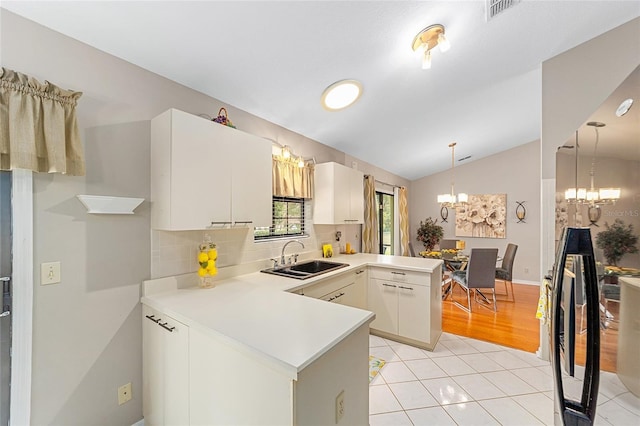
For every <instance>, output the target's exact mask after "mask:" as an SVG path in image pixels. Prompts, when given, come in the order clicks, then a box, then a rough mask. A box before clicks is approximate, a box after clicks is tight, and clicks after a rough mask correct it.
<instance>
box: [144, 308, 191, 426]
mask: <svg viewBox="0 0 640 426" xmlns="http://www.w3.org/2000/svg"><path fill="white" fill-rule="evenodd" d="M142 321H143V323H142V324H143V325H142V327H143V328H142V330H143V336H142V341H143V345H142V351H143V364H142V368H143V378H142V379H143V414H144V418H145V424H149V425H165V424H166V425H187V424H189V328H188V327H187V326H186V325H184V324H182V323H180V322H178V321H176V320H174V319H173V318H171V317H169V316H167V315H165V314H162V313H159V312H157V311H155V310H153V309H151V308H149V307H148V306H143V318H142Z"/></svg>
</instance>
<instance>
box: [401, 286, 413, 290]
mask: <svg viewBox="0 0 640 426" xmlns="http://www.w3.org/2000/svg"><path fill="white" fill-rule="evenodd" d="M400 288H403V289H405V290H411V291H413V287H403V286H400Z"/></svg>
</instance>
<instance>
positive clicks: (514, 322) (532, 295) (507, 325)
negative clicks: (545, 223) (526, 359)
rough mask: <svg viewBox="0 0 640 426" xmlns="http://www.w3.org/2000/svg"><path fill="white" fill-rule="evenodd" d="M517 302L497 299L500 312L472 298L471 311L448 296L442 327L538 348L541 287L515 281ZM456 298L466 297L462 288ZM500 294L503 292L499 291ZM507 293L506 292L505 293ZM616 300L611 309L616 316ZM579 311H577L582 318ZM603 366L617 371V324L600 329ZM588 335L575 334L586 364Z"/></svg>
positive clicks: (578, 352)
mask: <svg viewBox="0 0 640 426" xmlns="http://www.w3.org/2000/svg"><path fill="white" fill-rule="evenodd" d="M513 290H514V293H515V295H516V301H515V302H505V301H500V300H498V312H497V313H494V312H493V311H492V310H490V309H487V308H485V307H482V306H480V305H479V304H478V303H476V302H474V301H473V300H472V302H471V303H472V313H471V314H469V313H467V312H465V311H463V310H462V309H460V308H459V307H457V306H456V305H454V304H453V303H452V302H451V298H450V297H449V298H447V299H446V300H444V301H443V302H442V330H443V331H445V332H447V333H453V334H457V335H460V336H466V337H472V338H474V339H479V340H484V341H487V342H492V343H497V344H500V345H503V346H508V347H511V348H515V349H521V350H524V351H527V352H535V351H536V350H537V349H538V347H539V345H540V320H538V319H537V318H536V311H537V309H538V298H539V297H540V289H539V287H538V286H535V285H525V284H515V283H514V284H513ZM501 291H502V292H503V291H504V286H503V284H502V282H500V281H498V282H496V292H501ZM454 297H455V298H456V300H462V299H463V298H465V297H466V296H465V294H464V292H463V291H462V290H460V289H459V288H456V289H455V290H454ZM498 297H500V295H498ZM503 297H504V296H503ZM616 305H617V304H616V303H612V304H610V310H611V312H612V314H614V316H617V306H616ZM579 313H580V311H579V310H578V312H577V317H578V318H579ZM600 336H601V341H600V347H601V349H600V369H601V370H605V371H611V372H615V371H616V353H617V347H618V346H617V345H618V331H617V329H616V326H615V324H614V325H613V327H610V328H608V329H607V330H605V331H601V333H600ZM584 340H585V335H584V334H579V335H577V336H576V362H577V363H578V364H580V365H584V345H585V342H584Z"/></svg>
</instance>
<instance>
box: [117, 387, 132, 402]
mask: <svg viewBox="0 0 640 426" xmlns="http://www.w3.org/2000/svg"><path fill="white" fill-rule="evenodd" d="M131 397H132V395H131V382H129V383H127V384H126V385H122V386H120V387H119V388H118V405H122V404H124V403H125V402H127V401H131Z"/></svg>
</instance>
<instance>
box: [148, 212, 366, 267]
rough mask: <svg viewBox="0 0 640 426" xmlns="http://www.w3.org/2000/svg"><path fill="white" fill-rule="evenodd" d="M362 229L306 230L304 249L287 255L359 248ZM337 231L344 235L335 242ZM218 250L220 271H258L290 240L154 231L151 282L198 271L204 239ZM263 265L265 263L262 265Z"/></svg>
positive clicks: (231, 232) (228, 232)
mask: <svg viewBox="0 0 640 426" xmlns="http://www.w3.org/2000/svg"><path fill="white" fill-rule="evenodd" d="M360 229H361V225H313V224H310V225H309V226H308V228H307V231H308V235H309V236H308V237H302V238H299V239H300V241H302V243H303V244H304V246H305V248H304V249H302V248H300V247H299V246H293V247H291V248H287V254H292V253H301V254H303V256H304V255H305V254H307V255H309V256H317V255H319V253H320V250H321V248H322V244H325V243H331V244H333V250H334V253H338V252H339V251H340V248H344V245H345V243H346V242H347V241H348V242H350V243H351V245H352V246H353V247H355V248H356V249H358V248H359V247H360V235H361V234H360ZM336 231H340V232H341V233H342V237H341V239H340V241H339V242H338V241H336ZM206 234H208V235H210V236H211V240H212V241H213V242H214V243H216V245H217V246H218V261H217V267H218V268H225V267H229V266H235V265H243V264H250V263H257V264H258V267H257V268H256V269H262V268H266V267H268V266H269V264H270V262H269V259H271V258H275V257H279V256H280V253H281V251H282V246H283V245H284V244H285V243H286V242H287V241H289V239H282V240H272V241H258V242H256V241H254V239H253V228H237V229H217V230H207V231H158V230H152V231H151V278H152V279H153V278H160V277H167V276H172V275H181V274H187V273H191V272H196V271H197V270H198V262H197V260H196V256H197V251H198V245H199V244H201V243H202V242H203V240H204V237H205V235H206ZM261 261H264V262H263V263H260V262H261Z"/></svg>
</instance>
